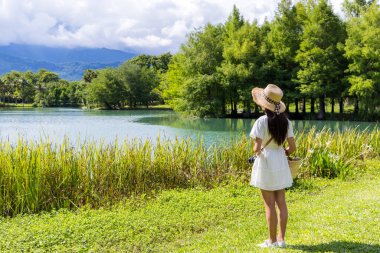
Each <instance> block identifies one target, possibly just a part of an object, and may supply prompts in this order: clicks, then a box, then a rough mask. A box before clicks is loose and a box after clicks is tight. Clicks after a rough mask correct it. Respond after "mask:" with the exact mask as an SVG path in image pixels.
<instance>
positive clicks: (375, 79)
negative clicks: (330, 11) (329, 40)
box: [345, 1, 380, 114]
mask: <svg viewBox="0 0 380 253" xmlns="http://www.w3.org/2000/svg"><path fill="white" fill-rule="evenodd" d="M347 31H348V38H347V40H346V44H345V56H346V57H347V58H348V60H349V68H348V70H349V73H350V74H351V75H350V76H349V78H348V80H349V82H350V84H351V87H350V89H349V92H350V94H351V95H354V96H357V97H358V98H359V99H360V101H361V104H362V107H361V108H360V111H361V112H362V113H364V114H368V113H375V112H376V111H377V110H378V107H379V105H380V99H379V96H380V44H379V38H380V8H379V6H378V4H377V1H374V2H373V3H372V5H371V6H370V7H369V8H368V9H367V10H366V11H365V12H362V15H361V16H359V17H353V18H352V19H350V20H349V22H348V27H347ZM357 109H358V108H357Z"/></svg>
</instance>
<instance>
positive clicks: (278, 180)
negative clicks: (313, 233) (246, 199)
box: [250, 115, 294, 191]
mask: <svg viewBox="0 0 380 253" xmlns="http://www.w3.org/2000/svg"><path fill="white" fill-rule="evenodd" d="M288 122H289V127H288V133H287V138H289V137H294V133H293V126H292V124H291V123H290V121H288ZM250 136H251V137H252V138H253V139H255V138H256V137H257V138H260V139H262V140H263V142H262V146H264V145H265V144H266V143H267V141H268V140H269V139H270V138H271V135H270V133H269V130H268V118H267V116H266V115H264V116H261V117H260V118H258V119H257V120H256V121H255V123H254V125H253V127H252V131H251V133H250ZM292 184H293V179H292V175H291V172H290V169H289V164H288V160H287V157H286V155H285V151H284V148H283V147H282V146H279V145H278V144H277V143H276V142H275V141H274V140H273V139H272V141H271V142H270V143H269V144H268V145H267V146H266V147H265V148H264V150H263V151H262V152H261V154H260V155H259V156H258V157H257V158H256V160H255V162H254V163H253V166H252V173H251V183H250V185H252V186H255V187H258V188H260V189H263V190H267V191H276V190H281V189H284V188H288V187H290V186H292Z"/></svg>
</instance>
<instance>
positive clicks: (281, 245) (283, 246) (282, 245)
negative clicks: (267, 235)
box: [277, 241, 286, 248]
mask: <svg viewBox="0 0 380 253" xmlns="http://www.w3.org/2000/svg"><path fill="white" fill-rule="evenodd" d="M277 246H278V247H280V248H286V243H285V241H281V242H277Z"/></svg>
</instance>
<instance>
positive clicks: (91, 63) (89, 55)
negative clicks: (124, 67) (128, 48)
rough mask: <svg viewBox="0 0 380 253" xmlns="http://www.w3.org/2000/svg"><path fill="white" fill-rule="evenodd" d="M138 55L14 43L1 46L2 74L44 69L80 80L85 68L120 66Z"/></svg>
mask: <svg viewBox="0 0 380 253" xmlns="http://www.w3.org/2000/svg"><path fill="white" fill-rule="evenodd" d="M134 56H136V54H134V53H128V52H124V51H120V50H113V49H107V48H72V49H69V48H54V47H45V46H34V45H19V44H11V45H7V46H0V75H3V74H5V73H8V72H10V71H12V70H16V71H27V70H31V71H33V72H36V71H38V70H39V69H41V68H45V69H47V70H50V71H53V72H56V73H58V74H59V75H60V77H61V78H63V79H66V80H80V79H81V78H82V76H83V71H84V70H85V69H100V68H106V67H117V66H118V65H120V64H121V63H123V62H125V61H126V60H128V59H130V58H132V57H134Z"/></svg>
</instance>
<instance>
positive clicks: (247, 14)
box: [0, 0, 343, 54]
mask: <svg viewBox="0 0 380 253" xmlns="http://www.w3.org/2000/svg"><path fill="white" fill-rule="evenodd" d="M278 2H279V0H236V1H228V0H139V1H138V0H0V31H1V36H0V45H7V44H9V43H17V44H36V45H46V46H59V47H62V46H63V47H77V46H81V47H105V48H112V49H121V50H132V51H134V52H137V53H149V54H159V53H164V52H167V51H171V52H172V53H175V52H176V51H177V50H178V48H179V46H180V44H181V43H183V42H185V41H186V34H188V33H190V32H191V31H193V30H194V29H195V28H199V27H202V26H204V25H205V24H206V23H208V22H210V23H212V24H217V23H221V22H224V21H225V20H226V19H227V17H228V15H229V14H230V13H231V11H232V6H233V5H234V4H235V5H236V6H237V7H238V9H239V10H240V12H241V14H242V15H243V16H244V18H245V19H247V20H250V21H252V20H254V19H256V20H257V21H258V22H259V23H262V21H263V20H264V19H265V18H266V17H267V18H268V19H272V18H273V16H274V12H275V10H276V8H277V4H278ZM342 2H343V0H330V3H331V4H332V5H333V7H334V10H335V12H336V13H341V10H340V9H341V4H342Z"/></svg>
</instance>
